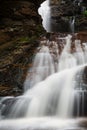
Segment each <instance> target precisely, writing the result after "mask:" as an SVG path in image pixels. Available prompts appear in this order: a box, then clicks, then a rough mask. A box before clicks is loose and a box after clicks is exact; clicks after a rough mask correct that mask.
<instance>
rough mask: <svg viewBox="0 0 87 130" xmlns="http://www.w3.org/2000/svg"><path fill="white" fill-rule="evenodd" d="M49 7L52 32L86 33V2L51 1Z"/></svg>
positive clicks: (71, 0)
mask: <svg viewBox="0 0 87 130" xmlns="http://www.w3.org/2000/svg"><path fill="white" fill-rule="evenodd" d="M50 6H51V21H52V23H51V26H52V29H51V30H52V31H55V32H57V31H60V32H79V31H84V30H85V31H87V1H85V0H81V1H80V0H51V4H50ZM73 25H74V26H73ZM64 27H65V28H64Z"/></svg>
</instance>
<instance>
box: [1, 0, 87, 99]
mask: <svg viewBox="0 0 87 130" xmlns="http://www.w3.org/2000/svg"><path fill="white" fill-rule="evenodd" d="M43 1H44V0H0V80H1V81H0V96H7V95H15V96H16V95H20V94H21V93H22V92H23V83H24V80H25V78H26V73H27V70H28V68H30V67H31V66H32V59H33V58H34V54H35V49H36V47H37V46H38V44H39V41H38V39H39V36H40V35H42V33H43V34H44V33H45V31H44V29H43V27H42V25H41V18H40V16H39V15H38V11H37V10H38V7H39V6H40V4H41V3H42V2H43ZM52 7H54V6H53V5H52ZM54 8H55V10H56V9H57V8H58V7H57V8H56V6H55V7H54ZM63 12H64V11H63ZM57 15H59V14H57ZM58 17H59V16H58ZM58 17H56V13H55V15H54V19H55V18H56V19H57V20H59V19H58ZM60 22H61V21H60ZM85 22H86V21H85ZM61 23H62V22H61ZM86 24H87V22H86ZM82 25H84V24H82ZM64 27H65V26H64ZM82 35H83V34H80V35H79V37H80V38H81V36H82ZM86 36H87V33H86ZM82 37H83V36H82ZM81 39H82V38H81Z"/></svg>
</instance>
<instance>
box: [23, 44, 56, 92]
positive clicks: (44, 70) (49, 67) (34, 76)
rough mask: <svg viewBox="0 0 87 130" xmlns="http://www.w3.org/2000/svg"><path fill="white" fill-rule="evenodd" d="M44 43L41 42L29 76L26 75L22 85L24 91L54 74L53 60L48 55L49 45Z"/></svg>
mask: <svg viewBox="0 0 87 130" xmlns="http://www.w3.org/2000/svg"><path fill="white" fill-rule="evenodd" d="M44 44H47V43H46V42H43V45H41V47H40V48H39V52H38V53H37V54H36V56H35V59H34V64H33V67H32V69H31V70H29V72H31V74H30V73H29V74H30V76H29V75H27V78H26V81H25V83H24V86H25V90H27V89H29V88H31V87H33V86H34V85H35V84H36V83H38V82H40V81H42V80H44V79H45V78H46V77H48V76H49V75H50V74H53V73H54V72H55V66H54V62H53V58H52V56H51V54H50V52H49V51H50V50H49V47H48V46H49V45H48V46H47V45H44Z"/></svg>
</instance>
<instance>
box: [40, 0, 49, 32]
mask: <svg viewBox="0 0 87 130" xmlns="http://www.w3.org/2000/svg"><path fill="white" fill-rule="evenodd" d="M38 13H39V14H40V15H41V17H42V20H43V21H42V24H43V27H44V28H45V30H46V31H47V32H50V17H51V15H50V13H51V11H50V1H49V0H46V1H45V2H43V3H42V4H41V6H40V8H39V9H38Z"/></svg>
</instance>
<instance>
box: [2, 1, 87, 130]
mask: <svg viewBox="0 0 87 130" xmlns="http://www.w3.org/2000/svg"><path fill="white" fill-rule="evenodd" d="M44 6H45V7H44ZM43 7H44V11H46V10H47V11H48V10H49V1H45V2H44V3H43V4H42V5H41V7H40V9H39V13H43V15H42V16H43V17H44V18H45V21H44V20H43V22H46V20H47V19H46V18H47V16H48V12H47V14H46V15H45V16H44V11H42V8H43ZM48 19H49V18H48ZM73 22H74V21H73ZM45 25H46V26H47V27H48V29H50V27H49V26H48V25H49V21H48V22H46V23H44V26H45ZM46 26H45V27H46ZM61 40H62V42H61ZM72 44H73V47H72ZM60 50H61V52H59V51H60ZM86 51H87V43H81V41H80V40H78V39H76V40H74V41H72V36H71V35H67V36H64V37H57V39H56V40H48V39H45V40H42V41H40V46H39V47H38V48H37V53H36V56H35V59H34V62H33V66H32V68H31V69H29V71H28V73H27V76H26V80H25V83H24V88H25V92H24V94H23V95H22V96H19V97H15V98H13V97H6V98H2V99H1V102H0V106H1V109H0V114H1V115H0V117H1V118H0V119H1V121H0V130H30V129H34V130H37V129H38V130H39V129H44V130H45V129H46V130H48V129H50V130H51V129H55V130H56V129H57V130H58V129H60V130H67V129H78V130H85V129H84V128H83V127H79V125H78V124H79V120H80V119H77V120H74V119H72V118H73V117H74V115H75V117H79V116H80V115H81V116H82V117H84V115H85V100H84V99H85V93H86V89H87V85H86V84H85V82H84V81H83V75H84V69H85V68H86V66H87V52H86ZM84 86H85V87H84ZM9 102H10V104H9ZM6 103H7V104H6ZM8 104H9V105H8ZM2 113H3V114H2ZM5 114H6V115H5ZM4 119H5V120H4Z"/></svg>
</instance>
